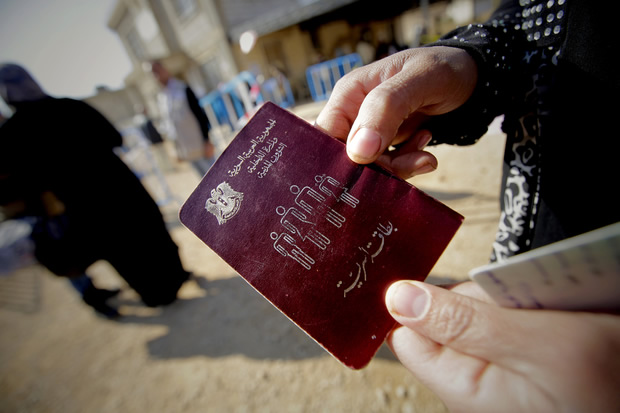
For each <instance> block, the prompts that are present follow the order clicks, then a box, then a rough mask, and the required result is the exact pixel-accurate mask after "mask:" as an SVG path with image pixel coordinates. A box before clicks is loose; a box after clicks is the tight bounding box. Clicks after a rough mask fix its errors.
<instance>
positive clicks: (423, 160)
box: [377, 130, 438, 179]
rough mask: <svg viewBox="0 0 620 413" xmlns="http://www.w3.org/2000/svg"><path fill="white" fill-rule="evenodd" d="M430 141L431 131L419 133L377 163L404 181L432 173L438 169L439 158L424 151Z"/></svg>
mask: <svg viewBox="0 0 620 413" xmlns="http://www.w3.org/2000/svg"><path fill="white" fill-rule="evenodd" d="M430 140H431V134H430V132H429V131H426V130H423V131H419V132H418V133H417V134H416V135H415V136H414V137H413V138H412V139H411V140H409V141H405V142H403V143H401V144H400V145H398V146H397V147H395V148H393V149H391V150H388V151H386V152H384V153H383V154H382V155H380V156H379V158H378V159H377V163H378V164H380V165H382V166H384V167H385V168H387V169H388V170H390V171H391V172H393V173H395V174H396V175H398V176H399V177H401V178H403V179H408V178H411V177H412V176H415V175H421V174H425V173H428V172H432V171H434V170H436V169H437V164H438V161H437V158H436V157H435V155H433V154H431V153H429V152H424V151H423V149H424V147H425V146H426V145H427V144H428V142H429V141H430Z"/></svg>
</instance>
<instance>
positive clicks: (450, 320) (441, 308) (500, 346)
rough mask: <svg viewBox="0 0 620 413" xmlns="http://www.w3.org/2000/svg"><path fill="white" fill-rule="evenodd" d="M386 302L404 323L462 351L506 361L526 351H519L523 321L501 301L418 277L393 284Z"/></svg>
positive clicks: (392, 313) (490, 359)
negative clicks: (484, 299) (496, 302)
mask: <svg viewBox="0 0 620 413" xmlns="http://www.w3.org/2000/svg"><path fill="white" fill-rule="evenodd" d="M386 305H387V308H388V311H389V312H390V314H391V315H392V317H394V319H395V320H396V321H397V322H399V323H400V324H402V325H403V326H405V327H407V328H409V329H411V330H413V331H415V332H416V333H418V334H420V335H421V336H423V337H426V338H428V339H430V340H432V341H433V342H435V343H437V344H440V345H443V346H447V347H450V348H452V349H453V350H455V351H458V352H459V353H464V354H468V355H470V356H473V357H479V358H481V359H485V360H489V361H494V362H497V363H502V362H509V361H510V360H512V358H513V357H515V354H519V353H521V351H523V349H522V348H521V349H520V351H515V350H517V349H516V348H515V346H516V344H515V343H517V342H520V341H521V340H517V338H519V337H522V336H523V334H526V333H525V331H524V328H523V326H522V323H519V322H515V320H514V317H512V313H510V310H507V309H504V308H501V307H498V306H497V305H494V304H488V303H484V302H482V301H479V300H476V299H474V298H471V297H467V296H464V295H461V294H457V293H454V292H451V291H448V290H445V289H443V288H440V287H436V286H433V285H430V284H425V283H422V282H418V281H398V282H396V283H394V284H392V285H391V286H390V288H389V289H388V291H387V293H386ZM500 341H501V343H500Z"/></svg>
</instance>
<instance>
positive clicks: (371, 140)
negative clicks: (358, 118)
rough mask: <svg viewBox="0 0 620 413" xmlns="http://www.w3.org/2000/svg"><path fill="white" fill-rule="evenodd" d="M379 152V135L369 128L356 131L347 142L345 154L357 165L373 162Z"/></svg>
mask: <svg viewBox="0 0 620 413" xmlns="http://www.w3.org/2000/svg"><path fill="white" fill-rule="evenodd" d="M380 150H381V135H379V133H377V132H376V131H374V130H372V129H369V128H361V129H358V130H357V131H356V132H355V134H354V135H353V136H352V137H351V138H350V139H349V142H347V154H348V155H349V158H351V160H352V161H354V162H357V163H370V162H373V161H374V160H375V159H376V157H377V156H378V155H379V152H380Z"/></svg>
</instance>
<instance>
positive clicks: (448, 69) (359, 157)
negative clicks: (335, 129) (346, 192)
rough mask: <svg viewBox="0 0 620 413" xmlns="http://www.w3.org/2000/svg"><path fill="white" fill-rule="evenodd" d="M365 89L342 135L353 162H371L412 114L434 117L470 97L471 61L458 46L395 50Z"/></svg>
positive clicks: (474, 73)
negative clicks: (348, 126) (353, 116)
mask: <svg viewBox="0 0 620 413" xmlns="http://www.w3.org/2000/svg"><path fill="white" fill-rule="evenodd" d="M376 69H381V70H380V71H378V72H376V73H374V77H375V79H374V80H375V82H376V78H378V79H380V80H381V81H380V82H379V83H378V84H377V85H376V87H374V88H372V89H369V90H368V93H367V95H366V97H365V98H364V99H363V102H362V103H361V105H360V106H359V111H358V113H357V116H356V118H355V121H354V122H353V124H352V126H351V131H350V132H349V135H348V137H347V153H348V155H349V157H350V158H351V159H352V160H353V161H354V162H357V163H371V162H374V161H375V160H376V159H377V158H378V157H379V155H380V154H381V153H383V152H384V151H385V149H386V148H387V147H388V146H389V145H390V144H391V143H392V142H393V141H394V139H395V138H396V136H397V135H398V131H399V130H400V129H401V126H402V125H403V123H405V122H406V121H407V120H408V119H410V118H411V116H412V115H413V114H414V113H416V112H419V113H422V114H424V115H439V114H443V113H447V112H449V111H451V110H453V109H456V108H457V107H459V106H460V105H462V104H463V103H465V101H466V100H467V99H468V98H469V96H471V93H472V92H473V89H474V87H475V84H476V81H477V68H476V64H475V62H474V61H473V59H472V58H471V57H470V56H469V55H468V54H467V52H464V51H462V50H459V49H453V48H442V47H432V48H421V49H411V50H406V51H403V52H400V53H397V54H395V55H393V56H391V57H390V60H388V61H386V63H385V64H384V65H383V66H377V67H376Z"/></svg>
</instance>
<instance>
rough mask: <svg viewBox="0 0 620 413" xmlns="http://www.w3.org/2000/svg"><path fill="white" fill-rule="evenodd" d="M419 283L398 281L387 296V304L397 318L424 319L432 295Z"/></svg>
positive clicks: (389, 289)
mask: <svg viewBox="0 0 620 413" xmlns="http://www.w3.org/2000/svg"><path fill="white" fill-rule="evenodd" d="M422 285H423V283H421V282H418V281H408V280H404V281H397V282H395V283H394V284H392V285H390V287H389V288H388V290H387V292H386V294H385V304H386V306H387V309H388V311H389V312H390V314H391V315H392V316H393V317H395V318H397V319H398V318H401V317H404V318H407V319H413V320H417V319H422V318H424V316H425V315H426V313H427V312H428V309H429V307H430V301H431V300H430V294H429V292H428V291H427V290H426V288H424V287H422Z"/></svg>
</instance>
